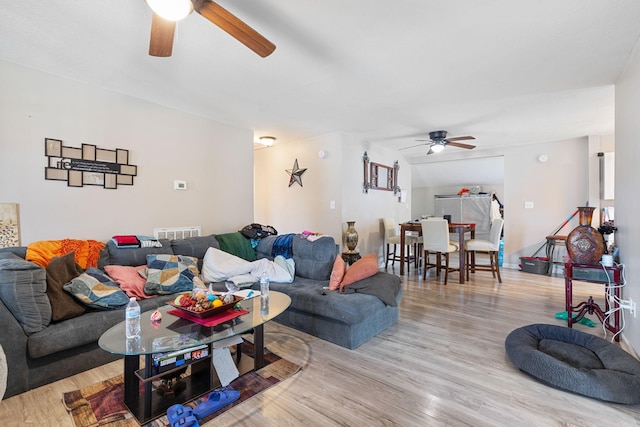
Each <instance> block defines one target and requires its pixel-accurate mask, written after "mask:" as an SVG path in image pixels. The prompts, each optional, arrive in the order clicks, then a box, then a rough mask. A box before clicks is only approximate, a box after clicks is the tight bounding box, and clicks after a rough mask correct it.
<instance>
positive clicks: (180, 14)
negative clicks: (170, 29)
mask: <svg viewBox="0 0 640 427" xmlns="http://www.w3.org/2000/svg"><path fill="white" fill-rule="evenodd" d="M147 4H148V5H149V7H150V8H151V10H153V11H154V13H156V14H157V15H159V16H161V17H162V18H164V19H166V20H168V21H180V20H181V19H184V18H186V17H187V15H189V14H190V13H191V11H192V10H193V3H191V0H147Z"/></svg>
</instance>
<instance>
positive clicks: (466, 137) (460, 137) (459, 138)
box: [445, 136, 475, 142]
mask: <svg viewBox="0 0 640 427" xmlns="http://www.w3.org/2000/svg"><path fill="white" fill-rule="evenodd" d="M469 139H475V138H474V137H472V136H454V137H453V138H445V141H447V142H451V141H466V140H469Z"/></svg>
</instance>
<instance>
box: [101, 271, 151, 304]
mask: <svg viewBox="0 0 640 427" xmlns="http://www.w3.org/2000/svg"><path fill="white" fill-rule="evenodd" d="M146 268H147V266H146V265H140V266H138V267H129V266H124V265H105V266H104V271H106V272H107V274H108V275H109V277H111V278H112V279H113V280H114V281H115V282H116V283H118V285H120V289H122V290H123V291H124V292H125V293H126V294H127V296H128V297H129V298H131V297H135V298H136V299H144V298H151V297H154V296H155V295H147V294H145V293H144V285H145V283H147V280H146V279H145V278H143V277H142V276H141V275H140V273H139V272H140V271H142V270H144V269H146Z"/></svg>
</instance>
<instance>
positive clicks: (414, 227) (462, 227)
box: [400, 221, 476, 284]
mask: <svg viewBox="0 0 640 427" xmlns="http://www.w3.org/2000/svg"><path fill="white" fill-rule="evenodd" d="M408 231H414V232H415V231H417V232H418V235H420V236H422V224H421V222H420V221H407V222H403V223H401V224H400V275H401V276H402V275H404V261H405V260H404V249H405V235H406V234H407V232H408ZM449 233H457V234H458V243H459V246H460V249H459V250H458V256H459V263H458V266H459V268H460V283H461V284H463V283H464V278H465V274H464V273H465V263H466V259H467V258H466V256H465V251H464V239H465V235H466V233H470V238H471V239H474V238H475V236H476V224H475V223H473V222H449Z"/></svg>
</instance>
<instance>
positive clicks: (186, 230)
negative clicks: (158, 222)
mask: <svg viewBox="0 0 640 427" xmlns="http://www.w3.org/2000/svg"><path fill="white" fill-rule="evenodd" d="M200 232H201V229H200V226H199V225H198V226H194V227H165V228H154V229H153V235H154V237H155V238H156V239H170V240H176V239H186V238H188V237H196V236H200Z"/></svg>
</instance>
